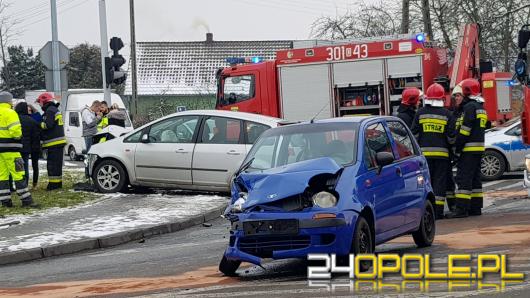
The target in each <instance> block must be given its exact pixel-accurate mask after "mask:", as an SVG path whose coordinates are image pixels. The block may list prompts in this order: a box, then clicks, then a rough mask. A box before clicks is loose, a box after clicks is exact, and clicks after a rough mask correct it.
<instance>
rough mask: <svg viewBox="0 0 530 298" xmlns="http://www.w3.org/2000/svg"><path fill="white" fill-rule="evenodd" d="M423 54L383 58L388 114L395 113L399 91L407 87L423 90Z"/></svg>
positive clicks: (399, 101) (398, 100) (398, 102)
mask: <svg viewBox="0 0 530 298" xmlns="http://www.w3.org/2000/svg"><path fill="white" fill-rule="evenodd" d="M422 58H423V55H414V56H407V57H393V58H387V59H385V65H386V82H387V84H386V85H387V86H388V89H387V90H388V94H389V96H388V97H389V107H390V109H389V110H387V111H386V113H387V114H388V115H394V114H397V108H398V107H399V104H400V103H401V93H403V90H404V89H405V88H407V87H416V88H418V89H420V90H424V88H425V87H424V86H423V85H424V83H423V80H424V78H425V76H424V75H423V72H424V71H423V64H422V61H423V60H422Z"/></svg>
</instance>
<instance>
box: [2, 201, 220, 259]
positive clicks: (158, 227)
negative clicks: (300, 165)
mask: <svg viewBox="0 0 530 298" xmlns="http://www.w3.org/2000/svg"><path fill="white" fill-rule="evenodd" d="M227 203H228V199H227V198H226V197H221V196H218V195H196V194H189V193H188V194H187V193H183V192H162V193H155V194H147V195H144V194H112V195H105V196H103V197H102V198H101V199H99V200H96V201H95V202H91V203H87V204H84V205H78V206H75V207H72V208H53V209H48V210H45V211H43V212H42V213H38V214H32V215H18V216H9V217H5V218H0V265H2V264H8V263H16V262H21V261H27V260H33V259H38V258H43V257H49V256H54V255H61V254H66V253H73V252H77V251H81V250H87V249H95V248H102V247H109V246H113V245H118V244H121V243H125V242H129V241H134V240H141V239H143V238H145V237H149V236H152V235H157V234H163V233H169V232H173V231H178V230H182V229H184V228H187V227H190V226H193V225H197V224H201V223H203V222H205V221H208V220H211V219H213V218H216V217H218V216H220V215H221V213H222V211H224V209H225V207H226V205H227ZM17 222H19V223H18V224H17ZM9 223H14V224H13V225H11V226H9V225H5V224H9Z"/></svg>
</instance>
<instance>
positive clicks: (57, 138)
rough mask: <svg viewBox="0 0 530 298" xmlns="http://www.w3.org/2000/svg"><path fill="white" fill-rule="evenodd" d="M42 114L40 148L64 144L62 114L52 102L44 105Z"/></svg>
mask: <svg viewBox="0 0 530 298" xmlns="http://www.w3.org/2000/svg"><path fill="white" fill-rule="evenodd" d="M43 109H44V116H43V118H42V123H41V128H42V134H41V136H42V148H50V147H55V146H64V145H65V144H66V138H65V136H64V127H63V115H62V113H61V111H59V109H58V108H57V106H55V104H53V103H49V104H46V105H45V106H44V108H43Z"/></svg>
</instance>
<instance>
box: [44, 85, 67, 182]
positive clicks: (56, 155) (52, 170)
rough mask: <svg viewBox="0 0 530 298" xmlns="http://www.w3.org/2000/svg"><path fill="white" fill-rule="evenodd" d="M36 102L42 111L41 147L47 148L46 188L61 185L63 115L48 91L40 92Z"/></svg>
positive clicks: (64, 139)
mask: <svg viewBox="0 0 530 298" xmlns="http://www.w3.org/2000/svg"><path fill="white" fill-rule="evenodd" d="M37 102H38V103H39V105H40V106H41V107H42V110H43V111H44V116H43V117H42V122H41V129H42V134H41V136H42V149H43V150H44V149H46V150H48V159H47V164H46V167H47V169H48V187H47V189H48V190H53V189H58V188H62V186H63V157H64V152H63V149H64V146H65V145H66V138H65V137H64V127H63V115H62V114H61V111H59V109H58V107H59V103H57V102H55V101H54V97H53V96H52V95H51V94H50V93H42V94H41V95H39V97H38V98H37Z"/></svg>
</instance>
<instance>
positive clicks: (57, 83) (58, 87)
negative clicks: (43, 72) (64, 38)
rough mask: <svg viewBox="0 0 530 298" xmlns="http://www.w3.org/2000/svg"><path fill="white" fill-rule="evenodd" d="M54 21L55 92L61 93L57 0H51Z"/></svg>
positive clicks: (53, 61) (57, 94) (56, 93)
mask: <svg viewBox="0 0 530 298" xmlns="http://www.w3.org/2000/svg"><path fill="white" fill-rule="evenodd" d="M50 4H51V21H52V66H53V67H52V72H53V93H54V94H55V96H56V97H57V96H60V95H61V69H60V68H59V34H58V33H57V1H56V0H50Z"/></svg>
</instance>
